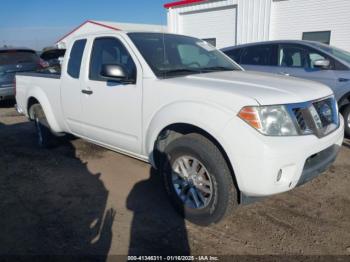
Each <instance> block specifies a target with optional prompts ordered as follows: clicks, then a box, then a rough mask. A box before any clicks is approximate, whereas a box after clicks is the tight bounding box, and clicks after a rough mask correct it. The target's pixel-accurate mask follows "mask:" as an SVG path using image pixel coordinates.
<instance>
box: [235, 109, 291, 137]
mask: <svg viewBox="0 0 350 262" xmlns="http://www.w3.org/2000/svg"><path fill="white" fill-rule="evenodd" d="M238 116H239V117H240V118H241V119H243V120H244V121H245V122H247V123H248V124H249V125H250V126H252V127H253V128H255V129H257V130H258V131H259V132H260V133H262V134H264V135H267V136H295V135H298V132H297V130H296V128H295V125H294V123H293V121H292V119H291V117H290V115H289V113H288V111H287V110H286V108H285V106H283V105H278V106H247V107H244V108H242V110H241V111H240V112H239V113H238Z"/></svg>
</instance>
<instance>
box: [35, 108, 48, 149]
mask: <svg viewBox="0 0 350 262" xmlns="http://www.w3.org/2000/svg"><path fill="white" fill-rule="evenodd" d="M31 110H32V112H33V120H34V123H35V127H36V132H37V141H38V145H39V147H42V148H48V147H50V146H52V143H53V134H52V132H51V129H50V126H49V123H48V121H47V119H46V116H45V113H44V110H43V109H42V107H41V105H40V104H35V105H33V107H32V108H31Z"/></svg>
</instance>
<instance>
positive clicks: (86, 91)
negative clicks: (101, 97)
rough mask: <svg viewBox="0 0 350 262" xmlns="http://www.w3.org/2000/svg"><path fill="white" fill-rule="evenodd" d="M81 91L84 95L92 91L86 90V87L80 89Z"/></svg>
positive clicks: (90, 93)
mask: <svg viewBox="0 0 350 262" xmlns="http://www.w3.org/2000/svg"><path fill="white" fill-rule="evenodd" d="M81 92H82V93H83V94H85V95H92V94H93V93H94V92H92V91H91V90H86V89H83V90H81Z"/></svg>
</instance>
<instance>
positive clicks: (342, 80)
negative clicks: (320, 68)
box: [338, 78, 350, 82]
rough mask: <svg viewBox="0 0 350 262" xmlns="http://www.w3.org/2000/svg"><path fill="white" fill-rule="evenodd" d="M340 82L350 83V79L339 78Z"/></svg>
mask: <svg viewBox="0 0 350 262" xmlns="http://www.w3.org/2000/svg"><path fill="white" fill-rule="evenodd" d="M338 81H339V82H349V81H350V79H347V78H338Z"/></svg>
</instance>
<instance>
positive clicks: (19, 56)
mask: <svg viewBox="0 0 350 262" xmlns="http://www.w3.org/2000/svg"><path fill="white" fill-rule="evenodd" d="M38 62H39V57H38V56H37V54H36V53H35V52H34V51H30V50H6V51H0V65H16V64H25V63H35V64H37V63H38Z"/></svg>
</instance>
